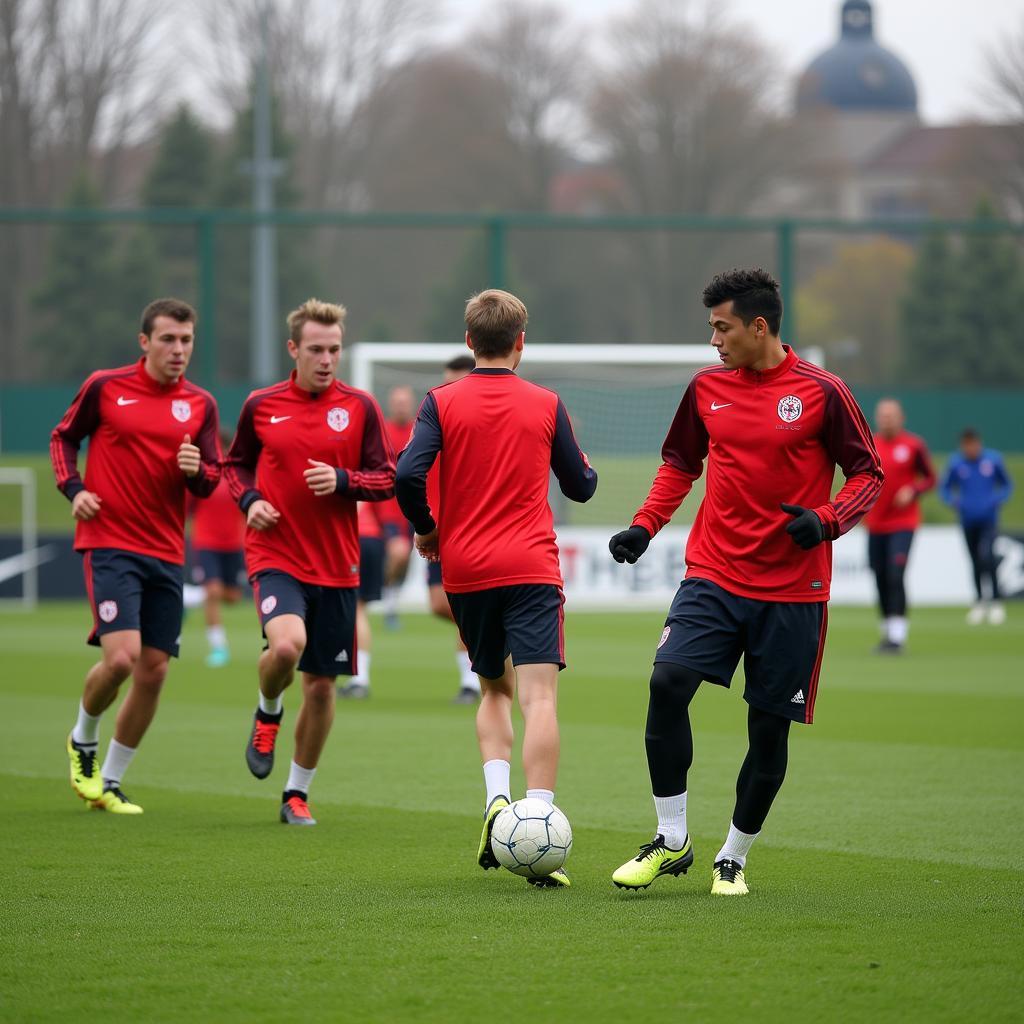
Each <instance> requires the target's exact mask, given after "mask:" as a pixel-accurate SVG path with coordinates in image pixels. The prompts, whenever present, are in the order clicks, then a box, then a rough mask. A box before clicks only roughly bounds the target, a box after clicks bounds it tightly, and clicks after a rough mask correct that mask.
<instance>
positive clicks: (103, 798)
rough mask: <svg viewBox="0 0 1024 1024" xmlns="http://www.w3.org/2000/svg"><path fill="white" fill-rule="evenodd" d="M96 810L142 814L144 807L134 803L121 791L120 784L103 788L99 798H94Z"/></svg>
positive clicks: (93, 804) (94, 808)
mask: <svg viewBox="0 0 1024 1024" xmlns="http://www.w3.org/2000/svg"><path fill="white" fill-rule="evenodd" d="M92 809H93V810H94V811H109V812H110V813H111V814H141V813H142V808H141V807H140V806H139V805H138V804H133V803H132V802H131V800H129V799H128V797H126V796H125V795H124V793H122V792H121V787H120V786H108V787H107V788H106V789H104V790H103V792H102V794H101V795H100V798H99V799H98V800H93V802H92Z"/></svg>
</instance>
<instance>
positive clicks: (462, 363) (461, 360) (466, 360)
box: [444, 356, 476, 373]
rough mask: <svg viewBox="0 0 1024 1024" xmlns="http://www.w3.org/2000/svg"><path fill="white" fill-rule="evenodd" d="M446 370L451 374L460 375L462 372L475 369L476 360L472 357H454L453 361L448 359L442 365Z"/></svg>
mask: <svg viewBox="0 0 1024 1024" xmlns="http://www.w3.org/2000/svg"><path fill="white" fill-rule="evenodd" d="M444 368H445V369H446V370H451V371H452V373H461V372H462V371H463V370H473V369H475V368H476V360H475V359H474V358H473V357H472V356H456V357H455V358H454V359H449V360H448V362H447V363H445V364H444Z"/></svg>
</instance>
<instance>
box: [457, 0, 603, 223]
mask: <svg viewBox="0 0 1024 1024" xmlns="http://www.w3.org/2000/svg"><path fill="white" fill-rule="evenodd" d="M585 49H586V47H585V41H584V40H583V38H582V37H581V35H580V31H579V29H578V28H576V27H575V26H574V25H572V24H571V23H570V22H569V21H568V19H567V18H566V16H565V14H564V12H563V11H562V10H561V9H560V8H558V7H556V6H555V5H554V4H551V3H543V2H542V3H530V2H524V3H519V4H515V5H511V4H509V5H504V6H502V7H501V8H500V9H498V11H497V12H496V14H495V17H494V19H493V21H492V22H491V23H490V24H489V25H488V26H487V27H486V28H483V29H481V30H479V31H477V32H476V33H475V34H474V35H473V36H472V37H471V38H470V39H469V41H468V45H467V46H466V47H465V49H464V52H465V53H466V54H467V55H469V56H470V57H471V59H473V60H474V61H475V62H476V63H477V64H479V65H480V67H481V69H482V70H484V71H485V72H486V73H487V74H488V75H490V76H492V77H493V78H495V79H496V80H497V81H498V82H499V83H500V85H501V90H502V101H503V102H502V107H503V109H502V111H501V114H502V115H503V116H504V118H505V122H506V125H507V128H508V131H509V134H510V135H511V137H512V138H513V139H515V140H516V141H517V142H518V143H519V145H520V147H521V148H522V150H523V161H524V170H525V172H526V173H525V174H524V175H523V182H522V189H521V190H520V195H519V196H518V201H517V204H516V205H518V206H520V207H522V208H524V209H535V210H541V209H544V208H545V206H546V205H547V199H548V189H549V186H550V183H551V178H552V176H553V175H554V174H555V172H556V170H557V168H558V164H559V162H560V160H561V159H562V157H563V156H564V155H565V154H566V152H567V150H568V147H569V145H570V140H572V139H573V137H574V136H577V135H579V133H580V130H581V123H580V121H581V119H580V116H579V111H578V105H577V104H578V99H579V84H580V82H579V79H580V74H579V68H580V67H581V66H582V65H583V64H584V62H585Z"/></svg>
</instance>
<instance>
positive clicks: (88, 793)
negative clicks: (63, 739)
mask: <svg viewBox="0 0 1024 1024" xmlns="http://www.w3.org/2000/svg"><path fill="white" fill-rule="evenodd" d="M67 749H68V760H69V761H70V762H71V788H72V789H73V790H74V791H75V792H76V793H77V794H78V795H79V796H80V797H81V798H82V799H83V800H98V799H99V798H100V797H101V796H102V795H103V777H102V776H101V775H100V766H99V759H98V758H97V757H96V754H97V750H96V748H95V747H93V749H92V750H87V749H86V748H85V747H80V746H79V745H78V744H77V743H76V742H75V741H74V740H73V739H72V738H71V736H70V735H68V745H67Z"/></svg>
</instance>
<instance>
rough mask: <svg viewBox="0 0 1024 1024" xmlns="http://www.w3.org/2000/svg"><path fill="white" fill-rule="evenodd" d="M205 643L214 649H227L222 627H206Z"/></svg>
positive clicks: (225, 636)
mask: <svg viewBox="0 0 1024 1024" xmlns="http://www.w3.org/2000/svg"><path fill="white" fill-rule="evenodd" d="M206 642H207V643H208V644H209V645H210V646H211V647H213V648H214V649H219V648H221V647H227V645H228V635H227V633H226V632H225V630H224V627H223V626H207V627H206Z"/></svg>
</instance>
